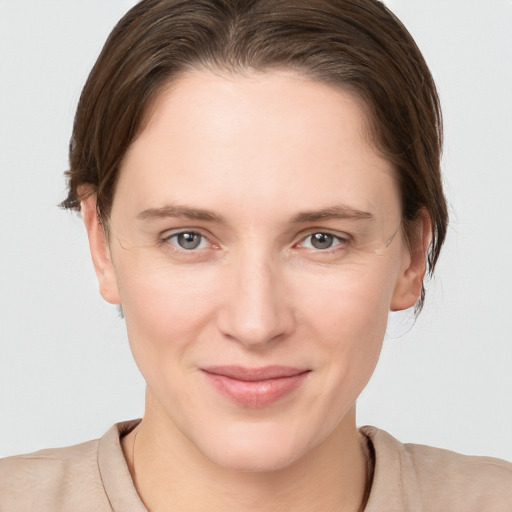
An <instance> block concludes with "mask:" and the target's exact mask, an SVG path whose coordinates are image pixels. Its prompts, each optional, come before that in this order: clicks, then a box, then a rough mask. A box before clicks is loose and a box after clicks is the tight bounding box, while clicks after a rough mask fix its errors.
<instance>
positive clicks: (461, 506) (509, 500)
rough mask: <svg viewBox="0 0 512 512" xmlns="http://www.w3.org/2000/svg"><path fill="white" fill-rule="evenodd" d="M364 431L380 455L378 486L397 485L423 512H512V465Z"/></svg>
mask: <svg viewBox="0 0 512 512" xmlns="http://www.w3.org/2000/svg"><path fill="white" fill-rule="evenodd" d="M361 430H362V432H363V433H364V434H366V435H367V437H368V438H369V439H370V440H371V442H372V444H373V446H374V450H375V458H376V466H375V477H374V483H376V484H378V485H380V486H381V488H383V487H384V486H385V485H394V486H396V487H398V488H400V489H402V493H403V495H404V498H403V499H404V502H405V501H407V503H410V504H413V503H414V504H416V505H417V510H422V511H425V512H426V511H438V510H450V511H451V512H456V511H461V512H462V511H464V512H473V511H474V512H480V511H484V510H485V511H486V512H498V511H499V512H502V511H504V510H512V464H511V463H509V462H506V461H504V460H501V459H496V458H492V457H480V456H469V455H462V454H460V453H455V452H452V451H449V450H444V449H440V448H434V447H431V446H425V445H419V444H403V443H400V442H399V441H398V440H396V439H395V438H394V437H392V436H391V435H389V434H388V433H386V432H384V431H382V430H379V429H376V428H374V427H363V429H361ZM379 458H380V461H379ZM379 471H380V474H379ZM386 473H387V474H386ZM377 480H380V484H379V483H378V482H377ZM383 484H385V485H383ZM372 490H373V489H372ZM413 509H414V510H415V509H416V507H412V508H411V510H413Z"/></svg>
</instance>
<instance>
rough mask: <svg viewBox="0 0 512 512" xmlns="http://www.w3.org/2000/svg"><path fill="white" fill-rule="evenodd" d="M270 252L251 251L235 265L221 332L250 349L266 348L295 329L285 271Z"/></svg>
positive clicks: (242, 254) (261, 250)
mask: <svg viewBox="0 0 512 512" xmlns="http://www.w3.org/2000/svg"><path fill="white" fill-rule="evenodd" d="M269 252H270V251H266V250H264V249H262V248H258V249H254V248H252V250H251V249H250V248H248V249H247V250H244V251H243V252H241V253H240V254H239V255H238V257H237V258H236V262H233V267H232V274H231V276H232V282H231V283H230V284H229V287H228V288H229V296H228V300H227V301H226V304H225V309H224V311H223V319H222V326H221V328H222V330H223V332H224V334H226V335H228V336H230V337H231V338H234V339H236V340H238V341H239V342H240V343H242V344H244V345H247V346H261V345H265V344H266V343H268V342H270V341H273V340H276V339H277V338H279V337H282V336H283V335H285V334H287V333H289V332H290V330H291V329H292V326H293V318H292V313H291V310H290V307H289V305H288V303H287V301H286V300H285V294H284V289H283V288H284V286H283V285H284V283H283V276H282V271H281V269H280V265H279V263H278V262H277V261H275V259H273V258H272V256H271V255H270V254H269Z"/></svg>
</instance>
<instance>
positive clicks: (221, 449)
mask: <svg viewBox="0 0 512 512" xmlns="http://www.w3.org/2000/svg"><path fill="white" fill-rule="evenodd" d="M211 439H215V444H214V445H213V446H212V445H210V444H209V443H208V446H203V447H199V448H200V449H202V450H201V451H203V453H204V455H206V456H207V457H208V458H209V459H210V460H211V461H212V462H213V463H214V464H216V465H218V466H221V467H223V468H225V469H228V470H232V471H239V472H247V473H248V472H251V473H267V472H273V471H279V470H281V469H284V468H287V467H289V466H290V465H292V464H293V463H294V462H296V461H297V460H298V459H300V458H301V456H302V455H303V454H304V453H306V451H307V448H308V447H307V446H306V444H307V443H305V442H304V440H301V439H298V438H297V437H296V436H294V435H293V434H291V433H290V431H289V430H287V429H285V428H279V427H277V426H276V425H269V424H261V423H256V424H236V425H233V426H231V427H230V428H228V429H225V430H224V431H223V432H222V433H220V434H219V435H215V436H212V438H211Z"/></svg>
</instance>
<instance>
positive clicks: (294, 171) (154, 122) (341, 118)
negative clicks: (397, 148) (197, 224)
mask: <svg viewBox="0 0 512 512" xmlns="http://www.w3.org/2000/svg"><path fill="white" fill-rule="evenodd" d="M368 125H369V123H368V118H367V114H366V112H365V108H364V105H363V104H362V102H361V101H360V100H359V99H358V98H357V97H355V96H354V95H353V94H351V93H349V92H347V91H343V90H339V89H336V88H334V87H331V86H328V85H326V84H323V83H318V82H314V81H312V80H311V79H308V78H307V77H304V76H302V75H300V74H298V73H296V72H293V71H283V70H280V71H273V72H263V73H248V74H245V75H243V76H239V75H226V74H220V73H219V74H216V73H213V72H210V71H199V70H196V71H194V72H189V73H187V74H185V75H183V76H182V77H181V78H180V79H178V80H176V81H174V82H173V83H172V84H170V85H169V86H168V87H167V88H165V89H164V90H163V91H162V92H161V93H160V95H159V96H158V98H157V100H156V102H155V104H154V105H153V108H152V110H151V112H150V114H149V116H148V120H147V123H146V125H145V127H144V129H143V130H142V132H141V134H140V135H139V137H138V138H137V139H136V141H135V142H134V143H133V144H132V146H131V147H130V148H129V150H128V152H127V154H126V156H125V159H124V162H123V166H122V169H121V173H120V180H119V183H118V189H117V193H116V198H115V200H114V207H115V204H116V199H117V197H119V196H123V197H125V196H126V197H128V198H129V199H130V201H131V203H133V205H134V208H138V209H139V210H142V209H145V208H151V207H159V206H161V205H162V204H168V203H173V202H179V203H187V204H188V203H190V204H192V205H193V206H200V207H202V208H206V209H209V210H213V211H217V210H218V209H220V210H222V209H226V208H228V207H233V208H238V209H241V210H242V211H244V214H247V215H249V214H250V212H254V213H257V211H258V210H260V211H269V209H270V210H271V211H273V212H275V210H276V207H277V206H278V205H279V206H280V207H282V208H281V209H282V211H283V214H284V213H287V214H289V215H293V214H294V213H295V212H296V211H297V210H299V209H300V210H308V209H316V208H322V207H325V206H330V205H331V204H335V203H344V204H348V205H350V206H353V207H355V208H358V209H362V210H370V211H374V212H375V213H376V214H379V213H380V214H381V215H382V214H384V213H386V212H388V211H389V210H390V209H391V210H396V209H397V208H398V202H399V201H398V192H397V187H396V184H395V180H394V172H393V169H392V166H391V165H390V164H389V162H387V161H386V160H385V159H384V158H383V157H382V156H381V155H380V154H379V153H378V151H377V150H376V149H375V148H374V147H373V146H372V144H371V143H370V138H369V136H368ZM126 197H125V198H126ZM299 205H300V207H299ZM219 213H220V214H222V212H219ZM386 215H387V213H386Z"/></svg>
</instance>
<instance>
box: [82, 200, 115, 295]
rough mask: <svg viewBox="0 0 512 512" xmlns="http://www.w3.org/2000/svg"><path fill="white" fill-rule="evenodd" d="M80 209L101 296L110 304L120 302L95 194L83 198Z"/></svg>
mask: <svg viewBox="0 0 512 512" xmlns="http://www.w3.org/2000/svg"><path fill="white" fill-rule="evenodd" d="M80 210H81V212H82V218H83V220H84V224H85V229H86V230H87V236H88V237H89V248H90V251H91V256H92V261H93V264H94V270H95V272H96V277H97V279H98V285H99V289H100V293H101V296H102V297H103V298H104V299H105V300H106V301H107V302H109V303H110V304H121V298H120V296H119V289H118V286H117V277H116V273H115V269H114V265H113V262H112V258H111V256H110V248H109V244H108V240H107V238H106V236H105V232H104V229H103V226H102V225H101V222H100V220H99V218H98V214H97V210H96V195H95V194H91V195H88V196H87V197H86V198H85V199H83V200H82V201H81V203H80Z"/></svg>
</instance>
